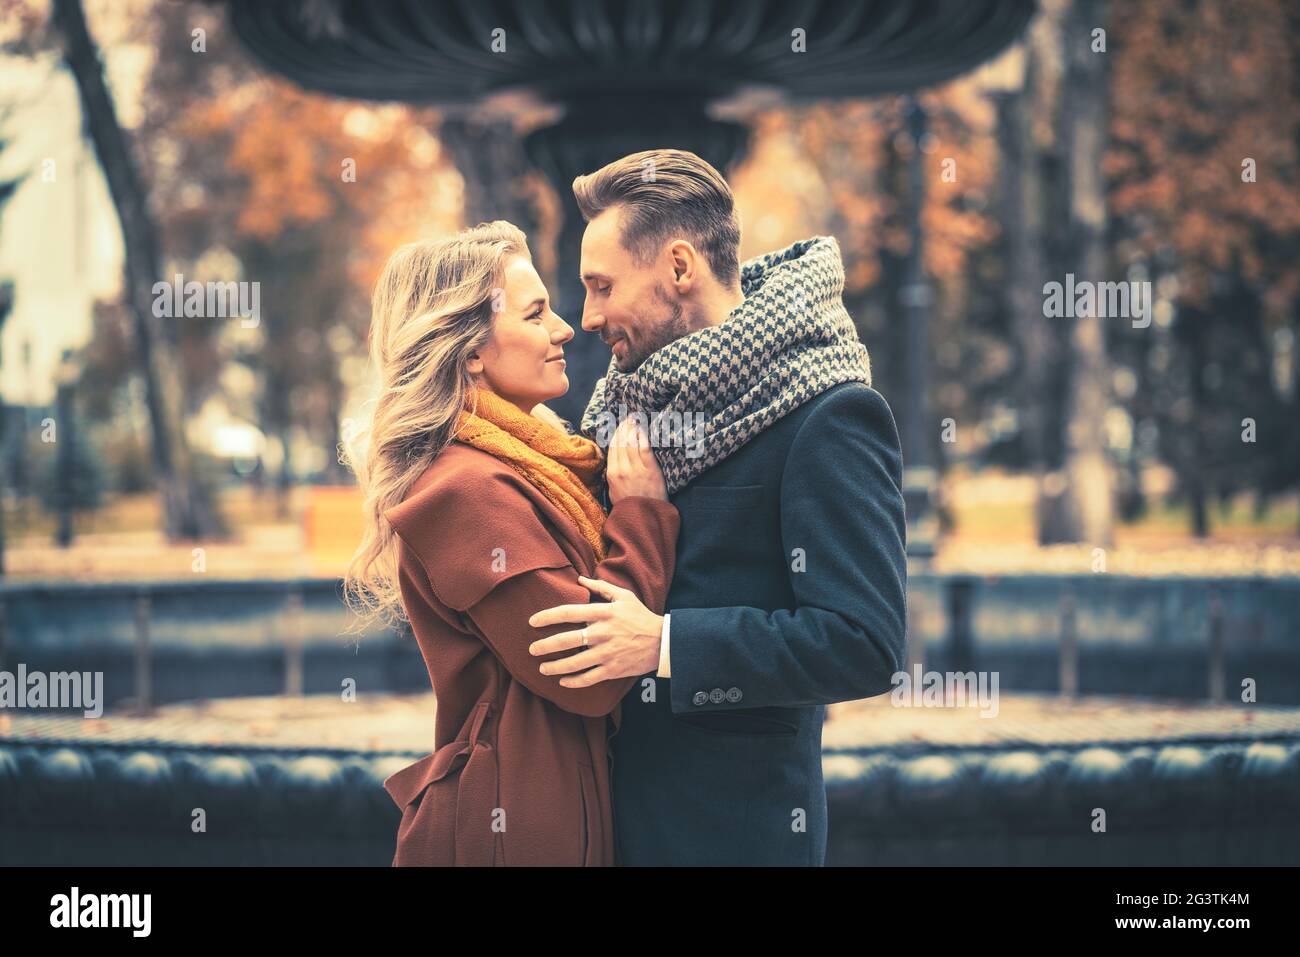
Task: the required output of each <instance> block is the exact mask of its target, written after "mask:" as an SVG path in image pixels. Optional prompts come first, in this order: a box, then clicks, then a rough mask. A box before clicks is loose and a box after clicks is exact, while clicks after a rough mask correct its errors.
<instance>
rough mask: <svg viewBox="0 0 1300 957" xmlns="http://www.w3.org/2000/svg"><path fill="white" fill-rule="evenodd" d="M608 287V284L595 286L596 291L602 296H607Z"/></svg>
mask: <svg viewBox="0 0 1300 957" xmlns="http://www.w3.org/2000/svg"><path fill="white" fill-rule="evenodd" d="M609 288H610V287H609V286H605V287H604V288H601V287H600V286H597V287H596V292H598V293H600V294H601V295H602V296H607V295H609Z"/></svg>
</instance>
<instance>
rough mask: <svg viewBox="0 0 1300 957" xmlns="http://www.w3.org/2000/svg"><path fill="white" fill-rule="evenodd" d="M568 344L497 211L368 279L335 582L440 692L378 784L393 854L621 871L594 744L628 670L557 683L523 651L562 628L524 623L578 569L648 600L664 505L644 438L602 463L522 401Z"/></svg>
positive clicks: (566, 592) (578, 598)
mask: <svg viewBox="0 0 1300 957" xmlns="http://www.w3.org/2000/svg"><path fill="white" fill-rule="evenodd" d="M572 337H573V329H572V328H570V327H569V325H568V324H566V323H565V322H564V320H563V319H561V318H560V317H559V316H557V315H556V314H555V313H554V312H552V311H551V309H550V305H549V301H548V298H547V295H546V288H545V286H543V284H542V282H541V280H540V279H539V278H538V276H537V272H536V271H535V270H534V268H533V265H532V261H531V254H530V253H529V250H528V245H527V242H526V240H525V238H524V235H523V233H522V232H520V230H519V229H517V228H516V227H514V226H512V225H510V224H509V223H506V222H500V221H498V222H494V223H489V224H483V225H480V226H477V227H474V228H473V229H468V230H466V231H464V232H462V233H460V234H459V235H457V236H455V237H453V238H450V239H446V240H441V241H436V242H419V243H413V244H411V245H407V246H403V247H402V248H400V249H398V250H397V252H395V253H394V254H393V256H392V258H391V259H390V260H389V261H388V263H387V265H386V266H385V267H384V271H383V274H382V275H381V276H380V278H379V281H378V284H377V286H376V289H375V294H374V301H373V314H372V324H371V332H370V348H371V355H372V358H373V360H374V362H375V364H376V366H377V368H378V373H379V378H380V391H379V398H378V400H377V404H376V408H375V415H374V420H373V423H372V425H371V427H370V430H369V433H370V441H369V447H368V449H367V450H366V452H365V455H364V459H363V460H362V461H356V462H354V463H353V464H354V468H355V469H356V471H357V474H358V478H359V481H360V485H361V488H362V490H363V492H364V494H365V512H366V517H367V528H366V532H365V536H364V538H363V540H362V544H361V547H360V548H359V549H358V551H357V554H356V556H355V557H354V559H353V561H352V564H351V566H350V568H349V570H348V574H347V577H346V580H345V591H346V594H347V595H348V597H349V600H350V601H351V602H352V603H353V605H354V607H357V608H358V610H360V611H362V612H364V613H366V614H367V617H369V616H372V615H375V614H378V615H387V614H389V613H391V614H392V615H393V616H395V617H398V618H401V617H405V618H406V619H407V620H409V621H410V623H411V627H412V630H413V631H414V633H415V637H416V640H417V641H418V642H419V645H420V651H421V653H422V654H423V656H424V661H425V665H426V666H427V667H428V670H429V677H430V680H431V681H432V683H433V688H434V691H435V693H436V696H437V702H438V705H437V717H436V728H435V733H434V751H433V752H432V753H431V754H429V755H428V756H426V757H425V758H423V759H422V760H420V761H417V762H416V763H414V764H412V765H410V766H409V767H406V768H404V769H402V770H401V771H398V772H397V773H396V774H394V775H392V776H391V777H390V778H388V779H387V780H386V781H385V782H384V786H385V787H386V788H387V790H388V792H389V794H390V795H391V796H392V798H393V800H394V801H396V803H397V805H398V807H399V808H401V810H402V820H401V824H400V826H399V828H398V832H397V853H396V855H395V856H394V858H393V864H394V866H401V865H412V864H417V865H418V864H424V865H430V864H439V865H442V864H478V865H507V864H508V865H529V864H533V865H537V864H571V865H610V864H614V863H615V855H614V834H613V813H612V807H611V801H610V773H609V771H610V768H609V756H608V751H607V743H608V738H609V737H610V736H611V734H612V733H614V732H616V731H617V728H618V720H619V711H618V708H619V701H620V700H621V699H622V697H623V696H624V695H625V694H626V693H627V692H628V690H629V689H630V688H631V687H632V685H633V684H634V683H635V681H636V679H635V678H622V679H619V680H615V681H599V682H597V683H595V684H592V685H591V686H589V687H584V688H572V687H565V686H564V685H563V684H561V678H560V677H557V676H548V675H545V674H542V673H541V671H540V665H541V664H542V663H543V662H546V661H554V660H556V659H557V658H562V657H566V656H567V655H568V654H572V653H576V652H577V651H580V649H573V650H571V651H568V652H558V653H553V654H550V655H544V656H533V655H532V654H530V653H529V646H530V645H531V644H532V643H533V642H535V641H538V640H540V639H541V638H544V637H546V636H548V635H551V634H556V633H558V632H560V631H563V630H566V629H568V630H572V626H568V625H559V626H554V627H552V628H549V629H538V628H532V627H530V626H529V625H528V618H529V616H530V615H532V614H533V613H534V612H537V611H540V610H541V609H543V608H548V607H550V606H553V605H560V604H572V603H578V602H586V601H588V600H590V598H591V596H590V594H589V592H588V589H587V588H586V587H584V586H583V585H582V584H581V583H580V582H579V575H583V576H586V577H587V578H599V579H602V580H604V581H607V582H612V583H614V584H616V585H621V586H623V587H625V588H627V589H630V590H631V591H632V592H633V593H635V594H636V595H637V596H639V598H640V600H641V601H642V602H643V603H644V605H645V606H646V607H647V608H650V609H653V610H654V612H655V613H656V614H659V613H662V611H663V604H664V601H665V598H666V595H667V591H668V586H669V583H670V581H671V579H672V572H673V554H674V551H675V548H676V542H677V532H678V523H679V517H678V514H677V511H676V509H675V508H673V506H672V505H670V504H669V503H668V498H667V494H666V493H665V491H664V483H663V477H662V475H661V474H660V472H659V467H658V464H657V463H656V462H655V458H654V455H653V453H652V452H651V451H650V449H649V446H648V443H647V442H646V441H645V440H644V437H642V436H640V435H639V433H636V432H635V431H634V430H633V429H629V428H627V427H623V428H621V429H620V431H619V432H618V433H617V434H616V439H617V441H612V442H611V443H610V451H609V461H608V463H607V464H606V463H605V462H604V461H603V458H602V455H601V450H600V448H599V447H598V446H597V445H596V444H595V443H594V442H591V441H589V440H588V439H585V438H583V437H582V436H578V435H569V434H567V432H565V431H562V430H561V429H558V428H556V427H555V425H554V424H551V423H558V420H557V419H555V418H554V417H553V416H550V417H547V418H546V419H543V418H541V417H538V416H534V415H533V414H531V413H532V411H533V410H534V408H535V407H537V406H538V405H539V404H540V403H542V402H545V401H546V400H548V399H553V398H555V397H557V396H560V395H563V394H564V393H565V392H566V391H567V390H568V387H569V383H568V379H567V378H566V376H565V373H564V360H563V354H564V349H563V346H564V343H565V342H567V341H568V340H569V339H571V338H572ZM538 414H539V416H543V415H545V413H544V412H542V411H541V410H538ZM602 473H603V475H604V479H605V481H606V482H607V484H608V490H609V498H610V501H611V502H612V503H613V506H612V508H611V510H610V512H609V514H608V516H606V514H605V512H604V510H603V508H602V507H601V504H600V502H599V500H598V499H597V497H596V493H597V492H598V491H599V489H600V483H601V480H602ZM593 677H594V675H593ZM565 678H566V679H568V680H572V679H571V678H570V677H569V676H565Z"/></svg>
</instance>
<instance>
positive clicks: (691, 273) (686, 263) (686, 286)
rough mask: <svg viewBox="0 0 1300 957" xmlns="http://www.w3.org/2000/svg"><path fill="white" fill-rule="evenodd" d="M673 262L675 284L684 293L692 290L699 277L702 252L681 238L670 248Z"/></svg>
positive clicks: (669, 252) (669, 251)
mask: <svg viewBox="0 0 1300 957" xmlns="http://www.w3.org/2000/svg"><path fill="white" fill-rule="evenodd" d="M668 254H669V256H670V257H671V259H672V264H673V285H675V286H676V287H677V291H678V292H679V293H681V294H682V295H685V294H686V293H688V292H690V291H691V287H692V286H694V285H695V281H696V280H697V279H698V278H699V270H700V254H699V253H697V252H696V251H695V247H694V246H692V245H691V244H690V243H688V242H687V241H686V240H684V239H679V240H677V242H675V243H673V244H672V245H671V246H670V247H669V248H668Z"/></svg>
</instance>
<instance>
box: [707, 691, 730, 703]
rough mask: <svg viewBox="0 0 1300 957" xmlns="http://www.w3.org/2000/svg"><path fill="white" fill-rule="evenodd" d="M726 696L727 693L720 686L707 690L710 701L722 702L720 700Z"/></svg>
mask: <svg viewBox="0 0 1300 957" xmlns="http://www.w3.org/2000/svg"><path fill="white" fill-rule="evenodd" d="M726 698H727V693H726V692H725V691H723V690H722V689H721V688H714V689H713V690H712V691H710V692H709V700H710V701H712V702H713V703H714V704H722V702H723V701H725V700H726Z"/></svg>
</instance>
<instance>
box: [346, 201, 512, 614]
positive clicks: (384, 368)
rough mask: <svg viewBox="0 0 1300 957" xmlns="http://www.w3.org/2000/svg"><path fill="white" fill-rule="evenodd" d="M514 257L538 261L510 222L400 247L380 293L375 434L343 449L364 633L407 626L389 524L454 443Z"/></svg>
mask: <svg viewBox="0 0 1300 957" xmlns="http://www.w3.org/2000/svg"><path fill="white" fill-rule="evenodd" d="M513 256H525V257H527V258H529V259H531V258H532V254H531V252H530V251H529V249H528V241H527V239H526V238H525V236H524V234H523V231H522V230H520V229H519V228H518V227H517V226H514V225H512V224H511V223H508V222H506V221H504V220H497V221H495V222H491V223H481V224H479V225H478V226H474V227H472V228H470V229H466V230H463V231H462V232H460V233H457V234H456V235H455V236H451V237H449V238H446V239H438V240H425V241H421V242H415V243H409V244H407V245H405V246H401V247H399V248H398V249H397V250H396V251H395V252H394V253H393V254H392V256H390V257H389V259H388V262H387V263H385V265H384V269H383V272H382V273H381V274H380V276H379V280H378V281H377V282H376V284H375V294H374V297H373V299H372V302H371V318H370V361H371V363H372V364H373V366H374V367H375V371H376V373H377V378H378V394H377V396H376V398H375V411H374V415H373V417H372V419H371V421H370V425H369V427H368V428H364V429H362V430H361V431H360V432H358V433H357V435H356V436H355V440H353V441H345V442H343V443H341V444H340V452H341V459H342V461H344V462H345V464H347V465H348V466H349V467H351V469H352V470H353V472H355V473H356V476H357V483H358V485H360V487H361V493H362V496H363V505H362V511H363V512H364V515H365V530H364V532H363V534H362V538H361V544H360V546H359V547H358V548H357V551H356V553H355V554H354V555H353V556H352V560H351V562H350V563H349V565H348V569H347V572H346V574H345V575H344V578H343V597H344V600H345V601H346V602H347V603H348V605H349V606H350V607H351V608H352V609H353V610H354V611H355V612H356V613H357V615H358V620H357V624H358V627H360V626H364V625H368V624H371V623H373V622H375V621H377V620H378V621H382V622H384V623H385V624H389V625H391V624H394V623H398V622H403V621H405V620H406V613H405V610H404V609H403V607H402V601H401V592H400V590H399V585H398V578H397V571H398V558H397V551H398V540H397V534H396V532H394V531H393V529H392V527H391V526H390V525H389V524H388V522H387V521H386V520H385V519H384V516H383V513H384V511H385V509H388V508H391V507H392V506H394V505H397V504H399V503H400V502H401V501H402V499H403V498H404V497H405V496H406V493H407V492H408V491H409V490H410V488H411V486H412V485H413V484H414V483H415V480H416V479H418V478H419V477H420V476H421V475H422V474H423V473H424V471H425V469H427V468H428V467H429V465H430V464H431V463H432V462H433V460H434V459H435V458H437V456H438V454H439V453H440V452H442V450H443V449H444V448H445V447H446V446H447V443H448V442H450V441H451V439H452V437H453V432H454V430H455V428H456V420H457V418H458V417H459V415H460V412H461V409H463V408H467V401H469V400H470V398H471V397H472V395H473V387H474V382H473V378H472V377H471V376H470V374H469V373H468V372H467V371H466V368H465V365H466V362H467V361H468V359H469V356H470V354H471V353H473V352H475V351H477V350H478V349H481V348H483V347H484V346H485V345H487V342H488V339H489V338H490V337H491V334H492V319H493V315H494V306H496V303H497V301H498V300H497V299H496V298H495V297H497V296H499V295H500V290H501V289H503V288H504V285H505V282H504V268H505V263H506V261H507V260H508V259H509V258H511V257H513Z"/></svg>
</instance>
